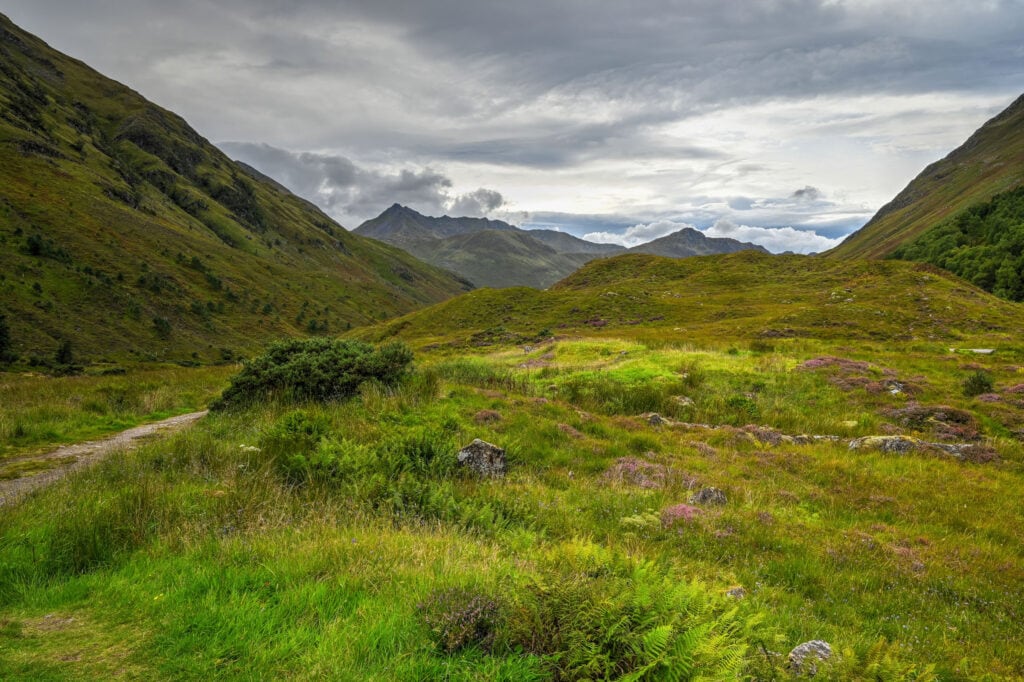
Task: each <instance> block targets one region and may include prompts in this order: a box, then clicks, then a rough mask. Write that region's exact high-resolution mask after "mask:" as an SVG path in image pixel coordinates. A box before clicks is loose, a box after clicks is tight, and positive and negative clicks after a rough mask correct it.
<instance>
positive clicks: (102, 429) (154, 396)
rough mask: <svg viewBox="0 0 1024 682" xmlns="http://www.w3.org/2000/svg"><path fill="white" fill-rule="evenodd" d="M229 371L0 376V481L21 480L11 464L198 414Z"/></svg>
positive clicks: (19, 469) (16, 467)
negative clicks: (13, 460) (67, 446)
mask: <svg viewBox="0 0 1024 682" xmlns="http://www.w3.org/2000/svg"><path fill="white" fill-rule="evenodd" d="M236 371H237V367H235V366H219V367H206V368H181V367H175V368H165V369H152V368H145V367H140V368H135V369H132V370H131V371H128V372H127V373H125V374H123V375H107V376H97V375H80V376H71V377H49V376H44V375H38V374H14V373H5V374H0V477H8V478H9V477H11V476H12V475H14V474H16V473H22V474H23V473H24V471H25V465H26V462H24V461H22V462H17V463H11V462H10V460H12V459H15V458H19V459H20V458H24V457H28V456H31V455H34V454H38V453H41V452H44V451H47V450H51V449H53V448H55V447H57V446H59V445H62V444H66V443H77V442H80V441H83V440H90V439H95V438H100V437H103V436H106V435H110V434H113V433H117V432H119V431H123V430H125V429H127V428H131V427H133V426H138V425H139V424H143V423H146V422H153V421H159V420H161V419H166V418H167V417H172V416H174V415H178V414H184V413H186V412H194V411H196V410H200V409H202V408H204V407H205V406H206V405H207V403H208V402H209V401H210V400H211V399H212V398H214V397H216V396H217V395H218V394H219V393H220V391H221V390H222V389H223V388H224V386H225V385H226V384H227V380H228V377H229V376H231V375H232V374H234V373H235V372H236ZM28 465H29V467H30V469H31V468H35V467H38V466H39V463H38V462H31V461H30V462H28Z"/></svg>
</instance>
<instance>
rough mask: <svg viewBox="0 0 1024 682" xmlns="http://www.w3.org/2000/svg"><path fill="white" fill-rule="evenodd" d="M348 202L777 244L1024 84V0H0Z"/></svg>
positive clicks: (808, 239) (925, 159) (909, 163)
mask: <svg viewBox="0 0 1024 682" xmlns="http://www.w3.org/2000/svg"><path fill="white" fill-rule="evenodd" d="M2 11H3V12H5V13H6V14H7V15H8V16H9V17H10V18H11V19H12V20H13V21H15V22H16V23H18V24H20V25H21V26H23V27H24V28H26V29H28V30H29V31H32V32H33V33H35V34H37V35H39V36H40V37H42V38H43V39H44V40H46V41H47V42H49V43H50V44H51V45H53V46H54V47H56V48H58V49H60V50H62V51H64V52H68V53H70V54H71V55H73V56H75V57H78V58H80V59H82V60H84V61H86V62H87V63H89V64H90V65H92V66H94V67H95V68H97V69H99V70H100V71H102V72H104V73H105V74H107V75H109V76H111V77H113V78H116V79H117V80H120V81H122V82H124V83H126V84H128V85H130V86H132V87H133V88H135V89H136V90H138V91H140V92H141V93H142V94H144V95H145V96H147V97H148V98H150V99H152V100H154V101H155V102H157V103H158V104H161V105H162V106H164V107H167V108H169V109H172V110H174V111H176V112H177V113H179V114H181V115H183V116H184V117H185V118H186V119H187V120H188V121H189V122H190V123H191V124H192V125H193V126H194V127H195V128H196V129H197V130H198V131H199V132H200V133H202V134H203V135H204V136H206V137H207V138H209V139H210V140H212V141H214V142H215V143H217V144H218V145H219V146H220V147H221V148H222V149H224V150H225V151H226V152H228V153H229V154H230V155H232V156H233V157H235V158H238V159H240V160H243V161H246V162H248V163H250V164H252V165H254V166H256V167H257V168H259V169H260V170H262V171H263V172H265V173H267V174H268V175H271V176H273V177H274V178H276V179H277V180H279V181H280V182H282V183H283V184H285V185H287V186H288V187H290V188H291V189H292V190H293V191H295V192H296V193H298V194H301V195H303V196H305V197H306V198H308V199H310V200H313V201H315V202H316V203H318V204H319V205H320V206H322V207H323V208H324V210H326V211H327V212H329V213H330V214H331V215H333V216H334V217H335V218H337V219H338V220H339V221H340V222H341V223H342V224H343V225H345V226H347V227H350V228H353V227H356V226H358V224H359V223H360V222H362V221H363V220H365V219H366V218H369V217H372V216H374V215H376V214H378V213H379V212H380V211H382V210H383V209H385V208H386V207H387V206H389V205H390V204H392V203H395V202H398V203H403V204H406V205H409V206H412V207H413V208H415V209H417V210H419V211H422V212H424V213H427V214H434V215H439V214H442V213H448V214H451V215H489V216H492V217H497V218H503V219H506V220H510V221H512V222H514V223H517V224H520V225H522V226H524V227H535V226H538V227H539V226H543V227H555V228H558V229H563V230H566V231H569V232H572V233H574V234H577V235H587V236H588V238H591V239H595V240H601V241H615V242H619V243H625V244H629V245H632V244H636V243H640V242H643V241H647V240H650V239H652V238H655V237H658V236H662V235H664V234H667V233H668V232H671V231H674V230H676V229H678V228H679V227H682V226H684V225H690V226H695V227H697V228H698V229H701V230H704V231H706V232H707V233H708V234H710V235H714V236H731V237H735V238H739V239H742V240H745V241H754V242H757V243H761V244H763V245H765V246H766V247H767V248H769V249H770V250H773V251H782V250H787V249H792V250H796V251H803V252H808V251H817V250H821V249H824V248H828V247H829V246H831V245H833V244H834V243H836V241H837V240H838V239H839V238H841V237H842V236H844V235H845V234H848V233H849V232H851V231H852V230H854V229H856V228H858V227H859V226H861V225H862V224H863V223H864V222H865V221H866V220H867V219H868V218H869V217H870V216H871V214H872V213H873V212H874V211H875V210H876V209H877V208H879V207H880V206H881V205H882V204H884V203H885V202H886V201H888V200H889V199H891V198H892V196H893V195H894V194H896V192H898V191H899V190H900V189H902V187H903V186H904V185H905V184H906V183H907V182H908V181H909V180H910V179H911V178H913V177H914V176H915V175H916V174H917V173H918V172H919V171H920V170H921V169H922V168H923V167H924V166H925V165H926V164H928V163H930V162H931V161H934V160H936V159H938V158H940V157H942V156H944V155H945V154H946V153H947V152H949V151H950V150H951V149H953V148H954V147H956V146H958V145H959V144H960V143H961V142H963V141H964V140H965V139H966V138H967V136H968V135H969V134H970V133H971V132H973V131H974V130H975V129H976V128H977V127H978V126H979V125H981V124H982V123H983V122H984V121H985V120H987V119H988V118H990V117H991V116H993V115H994V114H996V113H998V112H999V111H1000V110H1001V109H1003V108H1004V107H1006V106H1007V105H1008V104H1009V103H1010V102H1011V101H1012V100H1013V99H1015V98H1016V97H1017V96H1018V95H1020V94H1021V89H1022V84H1024V40H1022V39H1021V36H1022V35H1024V0H942V1H941V2H940V1H937V0H899V1H896V2H892V1H890V0H745V1H741V0H737V1H736V2H724V1H723V0H633V1H626V0H556V1H553V0H515V1H514V2H513V1H510V0H500V1H490V0H341V1H340V2H339V1H337V0H334V1H331V0H288V1H285V0H177V1H176V2H166V0H159V1H157V0H74V1H73V0H60V1H58V0H6V1H5V2H4V8H3V10H2Z"/></svg>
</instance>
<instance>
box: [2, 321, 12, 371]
mask: <svg viewBox="0 0 1024 682" xmlns="http://www.w3.org/2000/svg"><path fill="white" fill-rule="evenodd" d="M11 346H12V344H11V330H10V327H8V326H7V317H6V316H5V315H0V363H8V362H13V361H14V358H15V356H14V353H13V352H12V351H11Z"/></svg>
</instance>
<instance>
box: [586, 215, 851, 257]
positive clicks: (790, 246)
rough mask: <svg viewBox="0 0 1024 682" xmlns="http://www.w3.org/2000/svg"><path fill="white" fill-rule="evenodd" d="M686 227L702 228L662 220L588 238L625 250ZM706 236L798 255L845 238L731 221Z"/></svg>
mask: <svg viewBox="0 0 1024 682" xmlns="http://www.w3.org/2000/svg"><path fill="white" fill-rule="evenodd" d="M684 228H690V229H698V228H696V227H694V226H693V225H692V224H690V223H684V222H676V221H672V220H659V221H656V222H652V223H647V224H638V225H633V226H632V227H630V228H628V229H626V230H625V231H624V232H610V231H602V232H590V233H587V234H585V235H583V238H584V239H587V240H589V241H593V242H599V243H602V244H620V245H622V246H625V247H627V248H628V247H633V246H638V245H640V244H645V243H647V242H649V241H651V240H653V239H658V238H659V237H664V236H666V235H669V234H672V233H673V232H678V231H679V230H682V229H684ZM699 231H700V232H702V233H703V234H704V236H706V237H727V238H729V239H735V240H737V241H741V242H750V243H752V244H759V245H761V246H763V247H765V248H766V249H768V250H769V251H771V252H772V253H783V252H785V251H793V252H795V253H818V252H821V251H825V250H827V249H830V248H832V247H833V246H836V245H838V244H839V242H841V241H842V239H830V238H828V237H824V236H822V235H819V234H817V233H816V232H814V231H810V230H797V229H794V228H792V227H754V226H751V225H738V224H736V223H734V222H732V221H730V220H724V219H722V220H718V221H716V222H715V223H714V224H713V225H712V226H711V227H707V228H704V229H700V230H699Z"/></svg>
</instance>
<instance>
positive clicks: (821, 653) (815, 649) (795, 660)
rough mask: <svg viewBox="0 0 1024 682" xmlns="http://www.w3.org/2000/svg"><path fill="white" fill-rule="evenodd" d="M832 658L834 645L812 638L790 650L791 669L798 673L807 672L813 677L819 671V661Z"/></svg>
mask: <svg viewBox="0 0 1024 682" xmlns="http://www.w3.org/2000/svg"><path fill="white" fill-rule="evenodd" d="M830 658H832V647H831V646H829V644H828V642H825V641H822V640H820V639H812V640H811V641H810V642H804V643H803V644H800V645H797V646H796V647H794V649H793V650H792V651H790V652H789V669H790V670H792V671H793V672H794V673H796V674H798V675H802V674H804V673H806V674H807V675H810V676H811V677H813V676H814V675H816V674H817V673H818V666H817V662H818V661H827V660H828V659H830Z"/></svg>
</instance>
